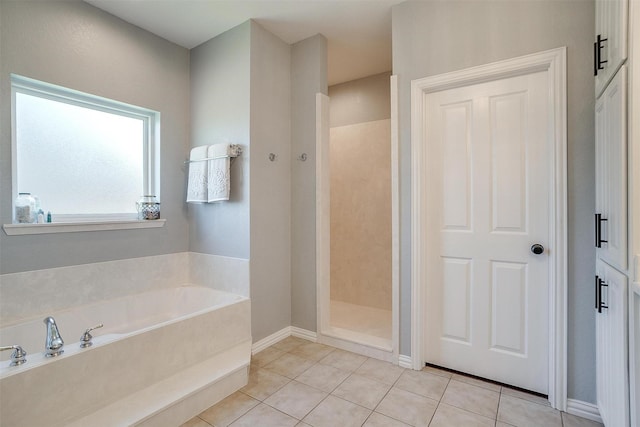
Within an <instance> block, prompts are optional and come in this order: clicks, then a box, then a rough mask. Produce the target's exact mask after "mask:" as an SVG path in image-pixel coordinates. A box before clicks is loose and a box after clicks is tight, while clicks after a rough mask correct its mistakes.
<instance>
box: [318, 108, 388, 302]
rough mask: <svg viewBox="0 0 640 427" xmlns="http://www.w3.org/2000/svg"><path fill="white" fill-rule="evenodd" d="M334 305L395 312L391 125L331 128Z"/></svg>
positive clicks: (332, 280)
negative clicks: (392, 247) (393, 294)
mask: <svg viewBox="0 0 640 427" xmlns="http://www.w3.org/2000/svg"><path fill="white" fill-rule="evenodd" d="M330 146H331V147H330V152H331V155H330V158H331V160H330V162H331V299H332V300H339V301H344V302H348V303H352V304H360V305H365V306H369V307H375V308H381V309H385V310H391V160H390V152H391V120H390V119H384V120H376V121H372V122H366V123H359V124H354V125H347V126H340V127H334V128H331V143H330Z"/></svg>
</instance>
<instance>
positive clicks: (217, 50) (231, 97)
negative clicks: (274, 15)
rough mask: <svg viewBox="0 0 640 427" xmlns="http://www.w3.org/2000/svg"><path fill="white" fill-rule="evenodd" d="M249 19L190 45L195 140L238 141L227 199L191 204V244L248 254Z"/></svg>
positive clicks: (195, 249)
mask: <svg viewBox="0 0 640 427" xmlns="http://www.w3.org/2000/svg"><path fill="white" fill-rule="evenodd" d="M250 65H251V23H250V21H247V22H245V23H244V24H242V25H239V26H237V27H235V28H233V29H231V30H229V31H227V32H225V33H223V34H221V35H219V36H217V37H215V38H213V39H211V40H209V41H207V42H205V43H203V44H201V45H199V46H197V47H195V48H193V49H192V50H191V146H192V147H196V146H199V145H209V144H216V143H222V142H230V143H233V144H240V145H241V146H242V147H243V149H244V153H243V154H242V155H241V156H240V157H237V158H236V159H235V160H234V161H233V164H232V165H231V192H230V200H229V201H228V202H219V203H207V204H192V203H189V204H188V205H187V209H188V212H189V250H191V251H193V252H200V253H205V254H211V255H223V256H230V257H236V258H245V259H248V258H249V178H250V177H249V159H250V158H251V147H250V146H249V145H250V144H249V138H250V132H249V129H250V87H251V82H250V79H251V72H250Z"/></svg>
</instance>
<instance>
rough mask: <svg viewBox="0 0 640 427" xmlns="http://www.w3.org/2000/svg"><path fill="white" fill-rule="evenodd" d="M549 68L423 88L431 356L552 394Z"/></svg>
mask: <svg viewBox="0 0 640 427" xmlns="http://www.w3.org/2000/svg"><path fill="white" fill-rule="evenodd" d="M547 78H548V76H547V72H546V71H544V72H536V73H532V74H528V75H524V76H518V77H511V78H507V79H503V80H497V81H492V82H488V83H481V84H476V85H472V86H467V87H462V88H455V89H449V90H444V91H440V92H435V93H430V94H427V95H425V97H426V98H425V105H426V110H425V117H424V120H425V123H426V126H425V129H426V130H425V132H426V133H425V140H426V157H427V166H426V169H427V172H426V176H425V180H426V182H425V183H424V184H425V185H424V188H426V192H425V197H426V205H427V208H426V210H427V214H426V216H427V217H426V218H425V224H426V227H427V232H426V236H427V237H426V239H427V244H426V248H427V249H426V257H425V262H426V271H427V283H426V314H425V322H426V325H425V330H426V333H425V349H424V351H425V355H426V361H427V362H428V363H432V364H435V365H440V366H444V367H447V368H451V369H455V370H458V371H463V372H467V373H470V374H474V375H478V376H481V377H485V378H489V379H492V380H496V381H500V382H504V383H508V384H512V385H515V386H518V387H522V388H526V389H529V390H533V391H536V392H540V393H545V394H546V393H547V392H548V384H547V383H548V375H547V373H548V361H547V359H548V343H547V337H548V333H549V325H548V317H549V316H548V307H547V305H548V292H549V277H548V276H549V257H548V254H549V248H544V249H543V251H542V253H540V254H534V253H533V251H532V245H534V244H540V245H541V246H543V247H544V246H547V245H548V242H549V241H550V239H549V218H550V201H549V197H550V194H551V184H552V183H551V180H550V176H551V174H552V164H553V163H552V162H553V154H552V153H553V145H552V140H551V137H550V132H551V130H550V122H549V117H550V111H548V104H549V102H548V101H549V100H548V98H547V97H548V90H547Z"/></svg>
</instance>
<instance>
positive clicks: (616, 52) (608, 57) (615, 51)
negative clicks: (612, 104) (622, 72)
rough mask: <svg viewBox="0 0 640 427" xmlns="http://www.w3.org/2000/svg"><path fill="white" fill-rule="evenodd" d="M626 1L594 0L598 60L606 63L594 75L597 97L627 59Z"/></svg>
mask: <svg viewBox="0 0 640 427" xmlns="http://www.w3.org/2000/svg"><path fill="white" fill-rule="evenodd" d="M628 14H629V2H628V0H596V35H600V37H601V40H606V41H603V42H601V48H600V58H601V61H606V62H604V63H603V64H602V67H603V69H602V70H598V74H597V75H596V97H599V96H600V94H601V93H602V91H603V90H604V88H605V87H606V86H607V83H608V82H609V81H610V80H611V78H612V77H613V75H614V73H615V72H616V71H617V70H618V68H619V67H620V64H622V63H623V62H624V60H625V59H626V58H627V20H628Z"/></svg>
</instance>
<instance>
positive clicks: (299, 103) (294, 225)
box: [291, 35, 328, 331]
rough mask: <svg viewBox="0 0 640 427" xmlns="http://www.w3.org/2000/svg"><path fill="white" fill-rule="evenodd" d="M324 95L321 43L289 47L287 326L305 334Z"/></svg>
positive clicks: (312, 282)
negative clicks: (319, 107)
mask: <svg viewBox="0 0 640 427" xmlns="http://www.w3.org/2000/svg"><path fill="white" fill-rule="evenodd" d="M327 91H328V88H327V39H326V38H325V37H324V36H322V35H316V36H313V37H309V38H308V39H305V40H302V41H300V42H298V43H295V44H294V45H292V46H291V325H292V326H295V327H298V328H302V329H306V330H309V331H316V330H317V329H316V320H317V319H316V313H317V311H316V310H317V306H316V167H315V163H316V159H315V153H316V93H323V94H325V95H326V94H327ZM302 153H306V155H307V160H306V161H304V162H303V161H300V160H298V156H300V155H301V154H302Z"/></svg>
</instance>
